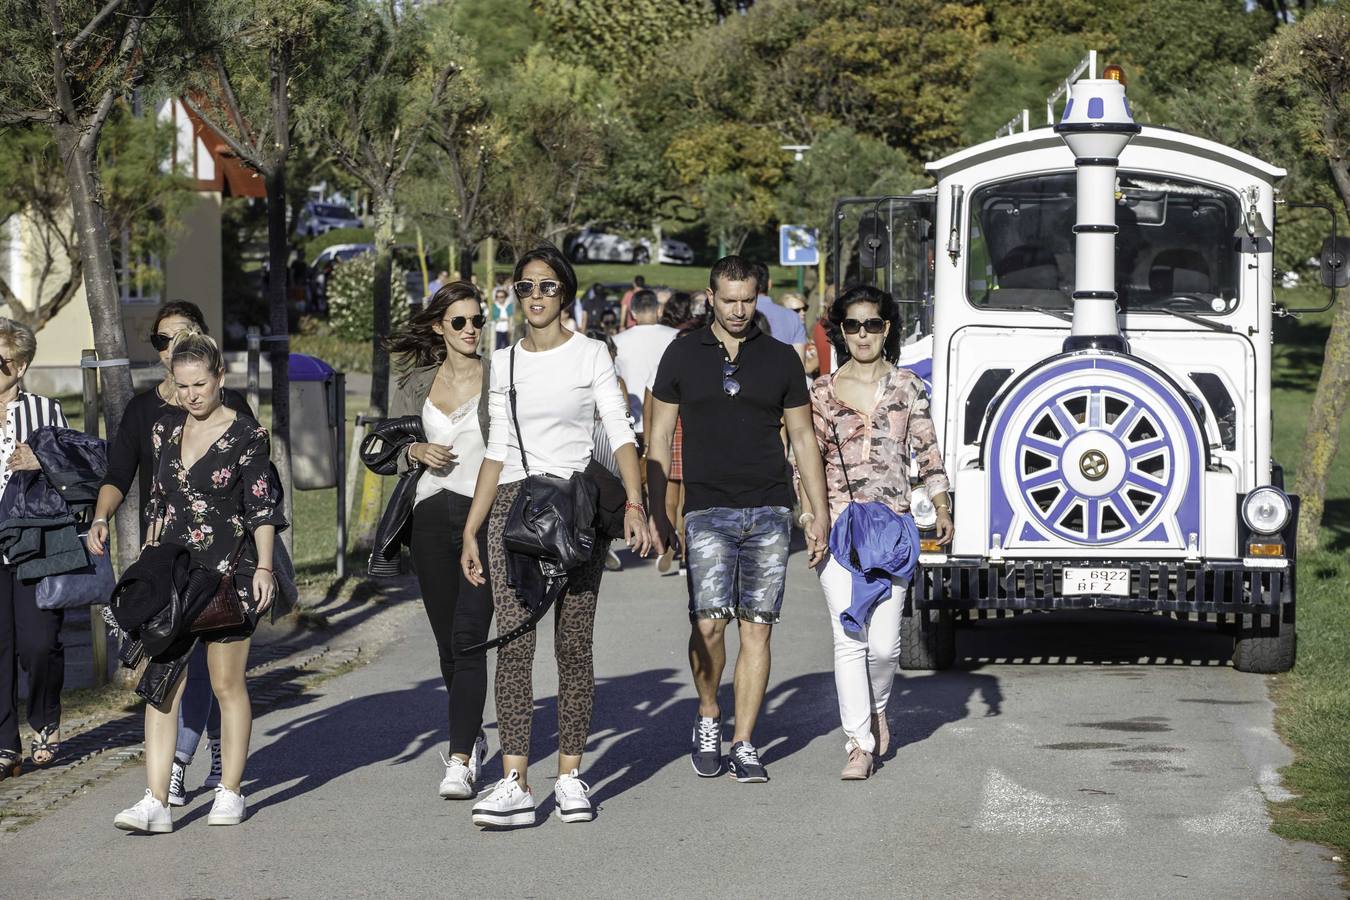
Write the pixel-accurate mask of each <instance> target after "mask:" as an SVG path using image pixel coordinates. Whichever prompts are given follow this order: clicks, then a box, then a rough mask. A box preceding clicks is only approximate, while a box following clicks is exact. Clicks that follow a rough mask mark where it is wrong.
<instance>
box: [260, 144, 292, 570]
mask: <svg viewBox="0 0 1350 900" xmlns="http://www.w3.org/2000/svg"><path fill="white" fill-rule="evenodd" d="M266 184H267V259H268V266H269V267H270V271H271V273H272V274H271V277H270V278H268V280H267V295H268V296H267V307H268V311H269V313H270V320H271V326H272V335H271V336H272V338H273V341H272V342H271V353H270V355H269V359H270V362H271V366H272V461H273V462H274V463H275V464H276V467H277V472H278V474H280V476H281V490H282V495H283V496H284V497H285V503H284V509H283V514H284V515H285V516H286V521H287V522H290V523H292V524H294V522H295V495H294V484H293V482H292V479H291V378H290V357H291V342H290V319H289V317H288V315H287V312H288V305H289V303H288V301H289V298H288V296H287V291H288V287H289V281H290V265H289V262H290V260H289V259H288V257H289V256H290V245H289V243H288V241H287V237H288V233H287V230H286V164H285V162H284V161H282V162H279V163H277V164H275V165H274V166H273V167H272V170H271V175H270V176H269V177H268V178H267V179H266ZM276 338H281V340H276ZM281 540H282V542H283V543H285V545H286V550H287V551H289V552H290V553H291V557H292V558H294V557H295V553H294V550H295V544H294V529H292V528H287V529H286V530H285V531H283V532H282V533H281Z"/></svg>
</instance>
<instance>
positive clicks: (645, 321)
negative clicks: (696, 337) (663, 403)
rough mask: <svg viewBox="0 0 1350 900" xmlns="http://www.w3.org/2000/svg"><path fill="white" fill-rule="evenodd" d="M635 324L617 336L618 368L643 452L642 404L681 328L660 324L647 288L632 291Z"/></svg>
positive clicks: (658, 307)
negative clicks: (657, 369) (662, 360)
mask: <svg viewBox="0 0 1350 900" xmlns="http://www.w3.org/2000/svg"><path fill="white" fill-rule="evenodd" d="M631 309H632V311H633V322H634V324H633V327H632V328H629V329H626V330H624V331H621V332H619V333H618V334H617V335H615V336H614V346H615V347H616V348H617V351H618V356H617V357H616V358H615V367H614V368H615V370H616V371H617V372H618V374H619V377H620V378H622V379H623V382H624V384H625V385H626V386H627V391H628V411H629V414H630V415H631V416H632V417H633V423H634V424H633V431H634V432H635V433H636V435H637V447H638V456H639V457H641V456H642V455H643V441H642V405H643V402H644V400H645V398H646V396H647V391H648V390H649V389H650V388H651V386H652V383H653V382H654V381H655V380H656V367H657V365H659V364H660V362H661V354H663V353H665V352H666V348H667V347H669V346H670V342H671V341H673V340H675V335H676V334H678V332H677V331H676V330H675V329H674V328H671V327H670V326H669V325H663V324H661V304H660V301H659V300H657V297H656V293H655V292H654V291H649V290H646V289H643V290H640V291H638V292H637V293H636V294H634V295H633V302H632V304H631Z"/></svg>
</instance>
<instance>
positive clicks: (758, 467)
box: [647, 256, 825, 782]
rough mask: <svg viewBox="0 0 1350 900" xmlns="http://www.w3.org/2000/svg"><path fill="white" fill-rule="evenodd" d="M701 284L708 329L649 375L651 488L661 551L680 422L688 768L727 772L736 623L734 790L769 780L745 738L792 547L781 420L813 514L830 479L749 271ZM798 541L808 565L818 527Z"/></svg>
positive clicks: (799, 386) (819, 542) (732, 265)
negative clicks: (726, 675) (690, 711)
mask: <svg viewBox="0 0 1350 900" xmlns="http://www.w3.org/2000/svg"><path fill="white" fill-rule="evenodd" d="M709 281H710V287H711V292H710V296H711V305H712V309H713V317H714V318H713V322H712V324H711V325H709V326H708V327H706V328H701V329H699V330H698V331H696V332H694V333H693V334H691V335H690V336H689V337H687V338H684V339H683V340H678V341H675V342H674V343H672V344H671V345H670V347H669V348H668V349H667V350H666V354H665V356H664V357H662V359H661V365H660V367H659V369H658V371H657V375H656V384H655V387H654V388H653V389H652V396H653V397H654V398H655V400H654V402H653V405H652V422H651V425H650V432H651V433H650V435H649V439H650V441H651V446H650V447H649V448H648V455H647V484H648V488H649V490H650V493H651V505H652V514H653V517H654V519H655V524H656V526H657V529H658V533H659V537H660V541H661V545H662V546H663V547H664V546H665V545H667V544H669V543H670V542H671V541H672V540H673V539H674V529H673V526H672V523H671V521H670V520H669V518H668V517H667V516H666V510H665V500H666V492H667V481H668V479H669V478H670V449H671V441H672V437H673V435H674V430H675V419H676V416H677V415H678V416H679V418H680V419H681V420H682V421H683V423H684V434H685V441H684V484H685V504H684V507H685V508H684V522H685V525H684V527H685V533H686V535H687V538H688V543H687V551H686V552H687V557H688V558H687V565H688V568H689V618H690V621H691V625H692V627H691V633H690V638H689V663H690V668H691V669H692V671H693V676H694V686H695V688H697V690H698V698H699V707H698V715H697V717H696V719H695V722H694V729H693V749H692V752H691V754H690V757H691V762H692V763H693V766H694V771H695V772H696V773H697V774H698V775H700V776H702V777H705V778H711V777H714V776H716V775H719V774H721V772H722V766H723V761H722V719H721V715H722V713H721V706H720V705H719V703H718V697H717V693H718V687H719V685H720V683H721V679H722V670H723V668H724V667H725V665H726V643H725V633H726V626H727V623H728V622H730V621H731V620H732V619H733V618H734V619H736V620H738V623H739V625H738V628H739V632H740V651H739V653H740V656H739V658H738V660H737V662H736V678H735V699H736V727H735V731H734V733H733V735H732V746H731V755H730V757H729V761H730V765H731V770H732V773H733V774H734V775H735V777H736V779H737V780H738V781H741V782H763V781H767V780H768V774H767V772H766V771H765V768H764V765H763V764H762V762H761V761H760V759H759V753H758V751H757V750H756V748H755V745H754V741H753V737H754V735H753V732H754V727H755V721H756V719H757V718H758V717H759V710H760V706H761V704H762V703H763V700H764V692H765V690H766V688H767V686H768V681H769V662H770V652H769V641H770V637H771V635H772V630H773V626H774V625H775V624H776V623H777V622H778V621H779V618H780V615H781V608H782V603H783V590H784V587H785V584H786V579H787V563H788V551H789V545H790V541H791V535H792V506H793V492H792V479H791V477H790V475H789V470H788V466H787V460H786V458H785V456H784V446H783V441H782V440H781V438H780V437H779V429H780V427H781V425H782V424H783V423H784V421H786V425H787V434H788V437H789V439H790V441H791V445H792V449H793V452H794V453H795V455H796V457H797V464H798V467H799V468H800V470H801V473H802V481H803V484H804V485H805V490H806V491H807V493H808V494H809V495H810V497H811V498H812V500H813V501H814V502H816V503H818V504H820V505H821V506H823V505H824V503H825V480H824V471H823V469H822V468H821V463H820V454H819V452H818V448H817V446H816V440H815V434H814V432H813V430H812V427H811V407H810V400H809V397H808V396H807V392H806V373H805V372H803V371H802V366H801V359H800V357H799V356H798V355H797V354H796V353H795V352H794V351H793V350H791V349H790V348H788V347H785V346H783V345H782V344H781V343H779V342H778V341H775V340H773V339H772V338H771V337H769V336H768V335H766V334H764V333H763V331H762V330H761V329H760V328H759V327H757V326H756V325H755V324H754V316H755V306H756V296H757V294H758V292H759V287H760V285H761V282H760V281H759V277H758V274H757V272H756V267H755V265H754V264H752V263H751V262H750V261H749V260H746V259H744V258H742V257H739V256H728V257H724V258H722V259H720V260H718V261H717V263H716V264H715V265H714V266H713V268H712V273H711V276H710V278H709ZM785 312H786V311H785ZM788 315H791V314H790V313H789V314H788ZM795 318H796V316H793V319H795ZM805 531H806V541H807V549H808V551H809V555H810V562H811V564H812V565H815V564H816V563H818V562H819V561H820V559H821V558H822V557H823V556H824V553H825V531H824V526H823V523H819V524H817V523H808V524H807V526H806V529H805Z"/></svg>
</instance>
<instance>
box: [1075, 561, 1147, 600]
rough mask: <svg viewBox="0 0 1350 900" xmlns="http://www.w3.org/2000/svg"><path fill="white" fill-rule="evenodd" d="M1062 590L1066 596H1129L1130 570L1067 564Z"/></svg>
mask: <svg viewBox="0 0 1350 900" xmlns="http://www.w3.org/2000/svg"><path fill="white" fill-rule="evenodd" d="M1062 592H1063V594H1064V595H1065V596H1066V597H1076V596H1085V595H1092V594H1105V595H1107V596H1110V597H1128V596H1129V595H1130V570H1129V569H1080V568H1071V567H1069V566H1065V567H1064V587H1063V591H1062Z"/></svg>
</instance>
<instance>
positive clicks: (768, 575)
mask: <svg viewBox="0 0 1350 900" xmlns="http://www.w3.org/2000/svg"><path fill="white" fill-rule="evenodd" d="M684 527H685V542H686V544H687V545H688V552H687V554H686V561H685V566H686V571H687V572H688V576H689V618H691V619H731V618H738V619H743V620H744V621H747V622H760V623H763V624H767V625H772V624H774V623H776V622H777V621H778V618H779V610H780V609H781V608H782V606H783V587H784V585H785V583H786V581H787V564H788V547H789V544H790V543H791V538H792V512H791V510H788V509H786V508H784V507H782V506H758V507H754V508H752V509H729V508H726V507H720V506H719V507H713V508H711V509H700V510H695V511H694V512H691V513H688V514H686V515H685V517H684Z"/></svg>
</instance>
